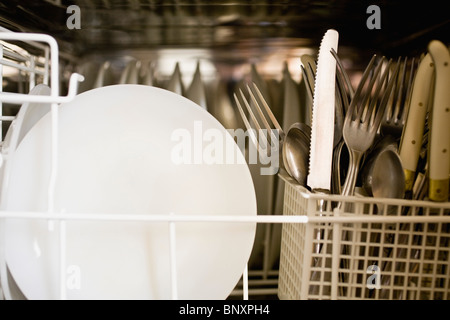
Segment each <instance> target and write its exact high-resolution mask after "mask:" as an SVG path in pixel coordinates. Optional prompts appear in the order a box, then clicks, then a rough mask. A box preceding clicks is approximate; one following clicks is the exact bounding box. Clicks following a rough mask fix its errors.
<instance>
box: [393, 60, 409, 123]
mask: <svg viewBox="0 0 450 320" xmlns="http://www.w3.org/2000/svg"><path fill="white" fill-rule="evenodd" d="M399 60H400V59H399ZM407 61H408V58H407V57H405V59H404V61H403V63H401V64H400V65H401V70H402V71H401V75H400V76H399V77H398V82H397V83H396V85H395V87H397V86H398V91H397V92H396V90H395V89H394V96H396V99H397V101H396V104H395V109H394V113H393V115H392V116H393V119H394V121H396V120H397V119H399V115H400V109H401V108H402V107H403V106H404V94H403V93H404V86H405V77H406V64H407ZM398 63H400V61H399V62H398ZM395 87H394V88H395Z"/></svg>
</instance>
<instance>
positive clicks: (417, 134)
mask: <svg viewBox="0 0 450 320" xmlns="http://www.w3.org/2000/svg"><path fill="white" fill-rule="evenodd" d="M433 73H434V66H433V61H432V59H431V56H430V54H427V55H426V56H425V57H424V58H423V59H422V61H421V62H420V64H419V67H418V69H417V73H416V76H415V78H414V85H413V89H412V95H411V103H410V107H409V111H408V117H407V121H406V122H405V127H404V131H403V136H402V141H401V144H400V150H399V153H400V159H401V160H402V164H403V170H404V172H405V183H406V184H405V188H406V191H411V190H412V187H413V184H414V177H415V172H416V169H417V164H418V162H419V156H420V150H421V147H422V138H423V131H424V127H425V117H426V114H427V110H428V101H429V96H430V89H431V85H432V82H433V81H432V79H433V78H432V77H433Z"/></svg>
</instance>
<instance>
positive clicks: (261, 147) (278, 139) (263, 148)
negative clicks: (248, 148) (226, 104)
mask: <svg viewBox="0 0 450 320" xmlns="http://www.w3.org/2000/svg"><path fill="white" fill-rule="evenodd" d="M252 87H253V90H252V88H251V87H250V86H249V85H247V90H248V93H249V95H250V99H251V101H252V105H253V106H254V107H255V109H256V112H257V114H258V118H259V120H258V118H257V117H256V116H255V113H254V112H253V110H252V108H251V106H250V104H249V103H248V101H247V99H246V97H245V95H244V93H243V92H242V90H241V89H240V88H239V95H240V97H241V100H242V101H243V102H244V105H245V108H246V110H247V112H248V114H249V116H250V119H249V118H248V117H247V116H246V114H245V112H244V109H243V108H242V105H241V103H240V101H239V98H238V96H237V94H236V93H234V99H235V101H236V105H237V107H238V110H239V113H240V115H241V117H242V120H243V121H244V125H245V127H246V129H247V131H248V132H249V135H250V138H251V139H252V141H253V143H254V145H255V146H256V149H257V151H258V153H259V154H260V155H261V154H262V155H268V156H269V155H270V154H271V152H272V151H278V152H279V155H281V152H282V146H283V141H284V138H285V136H286V133H285V132H284V131H283V129H282V128H281V126H280V124H279V123H278V121H277V119H276V117H275V115H274V114H273V113H272V111H271V110H270V107H269V105H268V103H267V102H266V100H265V99H264V96H263V95H262V93H261V91H260V90H259V89H258V86H257V85H256V84H255V83H252ZM253 91H254V92H255V93H256V96H255V93H254V92H253ZM257 97H258V98H257ZM261 105H262V106H263V107H264V110H265V112H266V114H267V117H266V116H265V115H264V113H263V111H262V108H261ZM269 121H270V122H271V124H270V123H269ZM251 122H252V123H253V124H254V127H255V128H253V127H252V125H251ZM261 122H262V125H261ZM262 127H264V128H265V129H266V130H267V132H268V133H270V138H269V136H267V140H266V141H264V143H263V144H262V143H260V142H259V141H258V138H257V136H256V134H255V130H256V132H261V130H262ZM272 127H274V128H272ZM275 132H277V133H278V134H275ZM269 146H270V148H269ZM281 166H282V167H283V168H284V169H285V170H286V171H287V172H288V174H289V175H291V173H290V172H289V170H288V168H286V167H285V166H284V165H283V163H281ZM291 176H292V175H291Z"/></svg>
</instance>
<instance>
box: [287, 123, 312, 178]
mask: <svg viewBox="0 0 450 320" xmlns="http://www.w3.org/2000/svg"><path fill="white" fill-rule="evenodd" d="M310 139H311V128H310V127H309V126H308V125H306V124H304V123H300V122H296V123H294V124H293V125H291V127H290V128H289V130H288V132H287V134H286V137H285V140H284V142H283V148H282V157H283V164H284V166H285V168H286V171H288V173H289V174H290V176H291V177H293V178H294V179H295V180H296V181H297V182H298V183H299V184H300V185H303V186H304V185H306V177H307V176H308V159H309V145H310Z"/></svg>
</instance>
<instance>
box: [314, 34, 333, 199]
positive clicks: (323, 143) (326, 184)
mask: <svg viewBox="0 0 450 320" xmlns="http://www.w3.org/2000/svg"><path fill="white" fill-rule="evenodd" d="M338 40H339V34H338V32H337V31H336V30H334V29H329V30H327V32H326V33H325V35H324V36H323V38H322V42H321V44H320V48H319V54H318V60H317V72H316V79H315V86H314V99H313V111H312V127H311V146H310V155H309V174H308V180H307V184H308V186H309V187H310V188H311V189H312V190H322V191H329V190H330V189H331V167H332V165H331V164H332V158H333V139H334V120H335V109H334V108H335V83H336V82H335V79H336V60H335V59H334V57H333V55H332V54H331V49H334V50H335V51H336V52H337V47H338Z"/></svg>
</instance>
